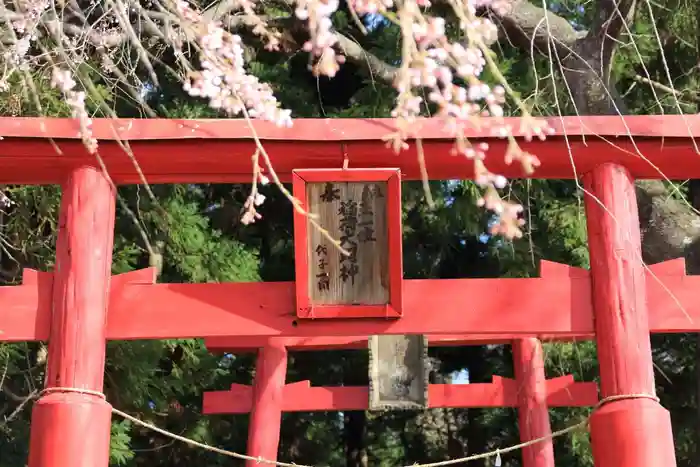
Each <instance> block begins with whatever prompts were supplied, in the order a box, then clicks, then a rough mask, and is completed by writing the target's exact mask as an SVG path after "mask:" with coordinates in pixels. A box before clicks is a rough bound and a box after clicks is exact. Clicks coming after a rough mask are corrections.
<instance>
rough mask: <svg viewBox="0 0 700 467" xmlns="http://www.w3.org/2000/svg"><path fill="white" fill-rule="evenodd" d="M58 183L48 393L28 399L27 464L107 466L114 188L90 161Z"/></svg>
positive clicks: (109, 408) (39, 465) (82, 466)
mask: <svg viewBox="0 0 700 467" xmlns="http://www.w3.org/2000/svg"><path fill="white" fill-rule="evenodd" d="M62 188H63V194H62V198H61V211H60V219H59V232H58V240H57V244H56V266H55V270H54V276H53V277H54V282H53V310H52V318H51V333H50V336H49V353H48V368H47V376H46V385H45V387H46V388H47V389H49V390H51V389H52V388H53V389H55V391H50V392H47V393H46V395H44V397H42V398H41V399H40V400H39V401H38V402H37V403H36V404H35V405H34V409H33V412H32V425H31V438H30V449H29V451H30V454H29V466H30V467H107V465H108V464H109V436H110V425H111V421H110V419H111V406H110V405H109V404H108V403H107V402H106V401H105V400H104V398H102V397H99V393H101V392H102V386H103V378H104V363H105V343H106V341H105V326H106V316H107V315H106V313H107V304H108V297H109V280H110V274H111V264H112V244H113V238H114V199H115V198H114V196H115V193H114V191H113V189H112V186H111V184H110V183H109V182H108V181H107V179H106V178H105V177H104V176H103V174H102V172H101V171H100V170H99V169H96V168H93V167H80V168H77V169H75V170H73V171H72V172H71V173H70V175H69V177H68V180H67V181H66V182H65V183H64V184H63V186H62ZM60 388H69V389H70V388H73V389H77V390H80V389H83V390H87V391H95V392H97V394H86V393H79V392H65V391H61V390H60Z"/></svg>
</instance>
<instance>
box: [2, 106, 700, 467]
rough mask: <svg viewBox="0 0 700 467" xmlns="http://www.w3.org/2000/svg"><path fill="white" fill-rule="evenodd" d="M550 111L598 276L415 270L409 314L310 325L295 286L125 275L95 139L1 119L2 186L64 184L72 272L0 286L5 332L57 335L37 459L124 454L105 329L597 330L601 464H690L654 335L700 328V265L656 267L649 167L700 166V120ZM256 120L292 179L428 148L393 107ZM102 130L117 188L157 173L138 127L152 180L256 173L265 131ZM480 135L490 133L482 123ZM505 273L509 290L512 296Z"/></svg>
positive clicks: (62, 248) (431, 155)
mask: <svg viewBox="0 0 700 467" xmlns="http://www.w3.org/2000/svg"><path fill="white" fill-rule="evenodd" d="M512 123H513V127H517V122H512ZM551 125H552V126H553V127H554V128H555V129H556V132H555V135H553V136H551V137H550V138H549V139H548V140H547V141H545V142H536V143H524V144H523V146H524V147H525V149H526V150H529V151H531V152H533V153H535V154H537V156H538V157H539V158H540V160H541V161H542V167H541V168H540V169H539V170H538V171H537V172H536V176H537V177H540V178H572V177H576V176H582V178H583V183H584V187H585V188H586V190H587V196H586V210H587V220H588V232H589V248H590V253H591V271H590V273H589V272H587V271H581V270H577V269H574V268H568V270H569V271H571V273H570V274H557V275H556V276H552V277H547V276H546V274H545V275H544V277H541V278H532V279H476V280H473V279H472V280H470V279H455V280H406V281H403V286H402V288H403V312H402V314H403V316H402V317H401V318H400V319H395V320H390V321H389V320H383V319H373V320H362V319H356V320H340V321H338V320H317V321H307V320H298V319H297V318H296V316H295V312H294V310H295V286H294V284H292V283H236V284H154V283H153V282H154V281H153V271H149V270H143V271H135V272H132V273H127V274H122V275H119V276H116V277H114V278H113V280H111V281H110V264H111V251H112V237H113V223H114V197H115V193H114V191H113V188H112V185H111V184H110V183H109V180H108V179H107V178H106V177H105V175H104V174H103V173H102V172H101V170H100V169H99V168H98V163H97V161H96V160H95V159H94V157H92V156H90V155H89V154H87V153H86V151H85V149H84V148H83V146H82V143H81V142H80V140H79V138H78V137H77V133H78V129H77V124H76V122H74V121H72V120H61V119H56V120H51V119H22V118H19V119H15V118H3V119H0V133H1V134H2V135H3V136H4V137H5V139H4V140H2V141H0V183H7V184H47V183H60V184H61V185H62V187H63V190H64V194H63V200H62V205H61V219H60V229H61V230H60V232H59V241H58V244H57V255H56V269H55V272H53V273H40V274H33V273H30V271H25V279H24V283H23V284H22V285H21V286H14V287H2V288H0V303H2V308H0V309H2V312H0V331H1V332H2V334H0V339H2V340H4V341H22V340H49V360H48V370H47V373H48V374H47V382H46V385H47V387H46V389H47V391H46V392H45V393H44V394H43V397H42V398H41V399H40V400H39V401H38V402H37V404H36V405H35V407H34V412H33V421H32V438H31V446H30V460H29V463H30V466H31V467H45V466H51V467H68V466H71V467H72V466H74V465H89V466H91V467H93V466H94V467H100V466H106V465H107V463H108V448H109V433H110V409H111V406H110V405H109V404H108V403H107V402H106V401H105V400H104V398H102V397H100V393H101V390H102V385H103V373H104V358H105V342H106V339H165V338H186V337H227V338H238V337H244V336H246V337H257V338H283V339H286V338H302V337H304V338H305V337H314V336H325V337H351V336H368V335H380V334H436V335H438V334H450V335H455V334H456V335H461V336H488V337H493V338H494V339H495V340H499V341H500V340H503V339H507V340H512V339H518V338H522V337H528V336H552V337H556V338H564V337H569V338H574V337H593V336H594V337H595V339H596V341H597V343H598V353H599V360H600V373H601V396H602V398H603V400H604V401H607V402H608V403H606V404H605V405H603V406H602V407H601V408H599V409H598V410H596V412H595V414H594V415H593V417H592V419H591V436H592V446H593V455H594V458H595V462H596V466H598V467H613V466H614V467H620V466H623V467H651V466H654V467H668V466H671V465H675V456H674V449H673V439H672V435H671V423H670V417H669V414H668V412H667V411H666V410H665V409H663V408H662V407H661V406H660V405H659V403H658V400H657V399H656V398H655V389H654V377H653V370H652V362H651V351H650V342H649V332H689V331H695V332H697V331H698V330H700V326H698V325H697V324H695V323H697V319H698V317H700V309H699V308H700V304H698V303H697V300H695V301H693V300H692V295H693V292H694V290H695V289H697V287H698V286H699V285H700V278H697V277H688V276H686V275H685V270H684V265H683V262H682V261H680V260H678V261H671V262H667V263H662V264H660V265H655V266H652V267H650V268H649V270H650V271H651V272H653V273H654V274H649V273H645V269H644V266H643V265H642V263H641V253H640V238H639V226H638V218H637V209H636V199H635V195H634V186H633V180H634V179H635V178H637V179H639V178H647V179H653V178H661V177H662V174H663V176H665V177H667V178H670V179H686V178H688V177H693V176H700V158H698V157H697V154H695V151H694V146H693V144H692V142H691V141H690V138H691V137H694V136H697V135H699V134H700V118H698V117H676V116H663V117H643V116H640V117H624V120H623V118H622V117H572V118H564V119H559V118H557V119H552V120H551ZM256 130H257V133H258V134H259V135H260V137H261V138H262V140H263V141H264V142H265V145H266V148H267V151H268V154H269V155H270V158H271V160H272V163H273V165H274V166H275V168H276V170H277V172H278V173H279V174H280V176H281V178H282V180H284V181H290V180H291V175H292V170H294V169H295V168H331V169H332V168H339V167H341V166H342V164H343V161H345V160H347V161H349V162H350V164H352V166H353V167H363V168H372V167H392V166H393V167H398V168H400V169H401V171H402V177H403V179H409V180H410V179H414V180H415V179H419V178H420V173H421V171H420V167H419V162H418V158H417V157H416V153H415V149H411V150H409V151H407V154H403V155H401V156H400V157H397V156H396V155H394V154H393V153H392V152H390V151H389V150H388V149H386V148H385V147H384V144H383V142H382V137H383V136H385V135H386V134H387V133H389V132H390V131H391V130H392V124H391V120H298V121H297V122H296V124H295V127H294V128H293V129H278V128H275V127H272V126H270V125H265V124H262V123H256ZM94 134H95V136H96V137H97V138H98V139H100V140H102V143H101V150H100V154H101V156H102V159H103V160H104V162H105V164H106V166H107V168H108V170H109V175H110V177H111V180H112V181H113V182H114V183H117V184H128V183H140V182H141V179H140V175H139V173H138V171H137V170H136V169H135V168H134V166H133V164H132V161H131V159H130V158H129V157H128V156H127V155H126V154H124V153H123V152H122V149H121V148H120V147H119V145H118V144H117V142H116V141H115V140H116V139H118V138H119V139H128V140H130V147H131V150H132V151H133V153H134V155H135V156H136V158H137V160H138V162H139V165H140V169H141V172H142V173H143V175H144V176H145V177H146V179H147V180H148V181H149V183H176V182H191V183H196V182H212V183H217V182H218V183H231V182H247V181H248V180H249V179H250V172H251V168H250V159H249V156H250V154H252V153H253V151H254V143H253V141H252V139H251V132H250V129H249V128H248V126H247V124H246V123H245V122H241V121H236V120H219V121H201V120H197V121H182V120H167V121H164V120H124V121H112V120H107V121H99V120H98V121H95V125H94ZM467 136H468V137H470V138H472V139H474V140H478V139H480V138H483V139H486V136H484V135H481V134H479V133H478V132H476V131H474V132H473V133H472V134H468V135H467ZM420 137H421V138H422V139H423V147H424V151H425V156H426V165H427V169H428V173H429V174H430V176H431V177H432V178H434V179H456V178H459V179H464V178H469V177H471V176H472V175H473V167H472V164H471V163H470V162H469V161H468V160H465V159H460V158H456V157H454V156H451V155H450V148H451V144H452V143H451V141H450V140H449V139H446V138H445V136H444V134H443V133H442V132H441V130H440V123H439V122H437V121H430V120H428V121H425V122H423V124H422V130H421V131H420ZM632 137H636V141H633V140H632ZM609 139H614V142H610V141H608V140H609ZM490 142H491V147H492V150H493V151H494V153H495V154H498V153H499V151H500V150H504V149H505V143H504V142H502V141H500V140H493V141H490ZM291 146H293V147H294V149H293V150H292V151H290V150H289V148H290V147H291ZM56 147H58V148H59V149H60V151H61V153H60V154H59V153H57V152H56ZM572 162H573V163H575V165H573V164H572ZM489 163H490V168H491V169H492V170H493V171H494V172H497V173H502V174H504V175H506V176H509V177H515V178H517V177H520V176H522V174H521V173H520V172H519V170H518V169H517V167H510V166H508V165H506V164H505V163H504V162H503V160H502V159H500V158H499V157H493V159H492V160H490V161H489ZM591 195H592V196H595V197H597V198H598V200H595V199H593V198H592V197H591ZM647 277H648V278H649V279H647ZM497 287H498V288H505V289H508V291H509V293H508V294H507V295H505V294H501V295H499V294H496V293H495V292H496V291H497V290H498V289H497ZM232 297H235V300H232ZM428 301H429V303H428ZM426 305H429V306H430V308H426ZM108 308H109V314H107V309H108ZM424 309H440V310H442V313H440V314H438V313H429V314H423V313H421V312H422V310H424ZM464 310H470V312H469V313H465V311H464ZM523 310H527V315H526V314H525V313H524V312H523ZM594 310H595V320H594V319H593V317H594ZM689 318H690V319H689ZM650 440H653V442H650Z"/></svg>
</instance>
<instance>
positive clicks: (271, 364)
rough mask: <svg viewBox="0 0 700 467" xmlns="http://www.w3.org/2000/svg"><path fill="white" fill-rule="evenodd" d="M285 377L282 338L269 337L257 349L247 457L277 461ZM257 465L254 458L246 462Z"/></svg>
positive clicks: (254, 466) (250, 465) (249, 465)
mask: <svg viewBox="0 0 700 467" xmlns="http://www.w3.org/2000/svg"><path fill="white" fill-rule="evenodd" d="M286 377H287V348H286V347H285V346H284V344H283V342H282V341H279V340H276V339H270V340H269V341H268V343H267V345H265V347H262V348H261V349H260V350H258V359H257V362H256V364H255V379H254V381H253V408H252V410H251V412H250V426H249V427H248V455H249V456H253V457H255V458H262V459H266V460H272V461H274V460H277V450H278V448H279V442H280V425H281V424H282V404H283V397H284V385H285V380H286ZM258 466H259V463H258V462H256V461H247V462H246V467H258Z"/></svg>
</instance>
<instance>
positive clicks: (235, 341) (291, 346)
mask: <svg viewBox="0 0 700 467" xmlns="http://www.w3.org/2000/svg"><path fill="white" fill-rule="evenodd" d="M427 337H428V344H429V345H430V346H431V347H462V346H466V345H485V344H510V343H511V342H512V341H513V336H510V337H509V336H499V335H497V334H494V335H489V336H484V335H479V334H476V335H469V336H465V335H457V334H454V335H452V334H434V335H429V336H427ZM592 337H593V336H575V335H568V334H564V335H555V336H547V335H540V336H539V338H540V339H541V340H543V341H546V342H551V341H557V340H563V341H571V340H574V339H578V338H582V339H588V338H592ZM281 339H282V341H283V343H284V346H285V347H287V349H288V350H292V351H295V352H304V351H319V350H358V349H367V346H368V343H367V339H368V336H340V337H338V336H334V337H325V336H321V337H287V338H281ZM268 340H269V338H267V337H259V336H238V337H230V336H222V337H207V338H206V339H204V344H205V345H206V347H207V349H208V350H209V351H210V352H212V353H224V352H227V353H238V354H240V353H247V352H255V351H256V350H257V349H259V348H261V347H264V346H265V344H266V343H267V341H268Z"/></svg>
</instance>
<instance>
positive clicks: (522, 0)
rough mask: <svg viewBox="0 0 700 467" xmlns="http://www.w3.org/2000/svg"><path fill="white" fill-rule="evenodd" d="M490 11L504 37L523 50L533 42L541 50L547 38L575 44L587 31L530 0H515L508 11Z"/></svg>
mask: <svg viewBox="0 0 700 467" xmlns="http://www.w3.org/2000/svg"><path fill="white" fill-rule="evenodd" d="M488 14H489V15H490V17H491V19H492V21H494V22H495V23H496V24H498V25H499V26H500V29H501V32H502V34H503V35H504V36H505V38H506V39H507V40H508V41H509V42H510V43H512V44H514V45H516V46H518V47H519V48H521V49H523V50H524V51H529V50H530V47H531V45H534V47H535V50H538V51H544V50H547V43H548V42H550V44H551V45H552V46H553V47H556V46H557V45H558V44H566V45H569V46H572V45H573V44H574V43H575V42H576V41H577V40H579V39H582V38H583V37H585V36H586V34H587V32H586V31H577V30H576V29H574V27H573V26H572V25H571V23H570V22H569V21H568V20H567V19H566V18H563V17H561V16H558V15H556V14H554V13H552V12H551V11H547V10H546V9H544V8H542V7H541V6H538V5H535V4H534V3H531V2H529V1H528V0H517V1H515V2H514V3H513V5H512V6H511V8H510V10H509V11H508V12H507V13H506V14H505V15H502V16H498V15H495V14H492V13H488Z"/></svg>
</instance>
